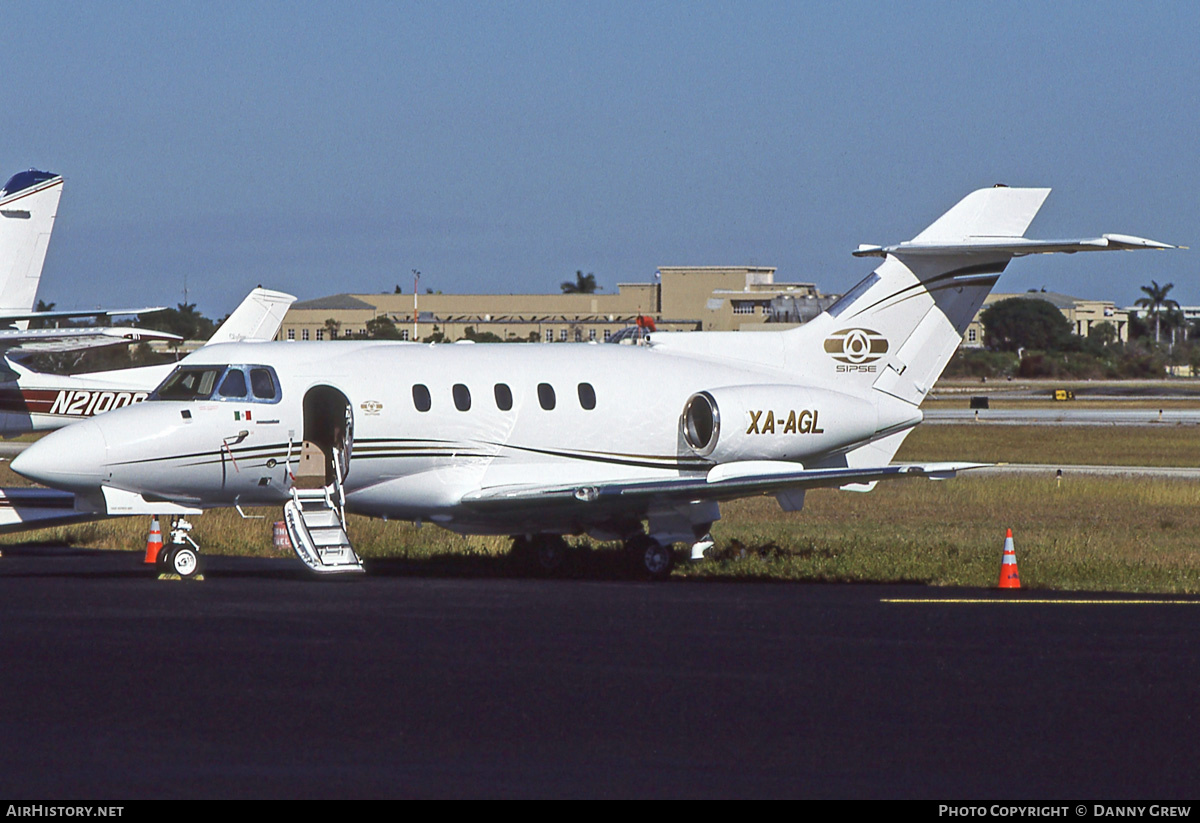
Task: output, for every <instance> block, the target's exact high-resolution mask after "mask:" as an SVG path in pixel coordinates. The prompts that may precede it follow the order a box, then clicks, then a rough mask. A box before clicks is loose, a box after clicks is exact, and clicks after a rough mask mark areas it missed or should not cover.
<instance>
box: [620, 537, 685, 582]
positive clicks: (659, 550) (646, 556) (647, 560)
mask: <svg viewBox="0 0 1200 823" xmlns="http://www.w3.org/2000/svg"><path fill="white" fill-rule="evenodd" d="M625 545H626V547H627V548H628V549H629V554H630V559H631V560H632V561H633V565H634V569H635V571H636V572H637V573H638V574H640V575H641V576H643V577H648V578H649V579H651V580H666V579H667V578H668V577H670V576H671V569H672V568H674V566H675V552H674V551H672V550H671V546H670V545H666V546H664V545H663V544H662V543H659V542H658V541H657V540H655V539H654V538H653V537H651V536H650V535H647V534H642V535H638V536H637V537H634V538H632V539H631V540H630V541H629V542H628V543H626V544H625Z"/></svg>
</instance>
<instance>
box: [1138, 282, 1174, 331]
mask: <svg viewBox="0 0 1200 823" xmlns="http://www.w3.org/2000/svg"><path fill="white" fill-rule="evenodd" d="M1173 288H1175V284H1174V283H1167V284H1165V285H1162V286H1160V285H1158V281H1157V280H1151V281H1150V285H1149V286H1142V291H1144V292H1145V293H1146V296H1145V297H1139V298H1138V299H1137V300H1136V301H1134V305H1135V306H1142V307H1143V308H1145V309H1146V313H1147V314H1150V315H1153V317H1154V342H1155V343H1157V342H1158V337H1159V330H1160V328H1161V324H1160V322H1159V315H1160V314H1161V313H1162V311H1163V309H1167V310H1168V311H1170V310H1172V309H1175V310H1178V309H1179V303H1178V302H1177V301H1175V300H1171V299H1169V298H1168V297H1167V292H1169V291H1170V290H1171V289H1173Z"/></svg>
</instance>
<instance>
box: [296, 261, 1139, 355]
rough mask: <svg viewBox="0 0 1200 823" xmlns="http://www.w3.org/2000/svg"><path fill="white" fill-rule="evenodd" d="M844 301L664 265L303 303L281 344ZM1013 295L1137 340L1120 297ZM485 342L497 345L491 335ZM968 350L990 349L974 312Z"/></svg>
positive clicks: (736, 312)
mask: <svg viewBox="0 0 1200 823" xmlns="http://www.w3.org/2000/svg"><path fill="white" fill-rule="evenodd" d="M838 296H839V295H836V294H832V295H823V294H821V293H820V291H819V290H818V288H817V286H816V285H815V284H812V283H782V282H776V281H775V268H774V267H768V266H660V267H659V268H658V269H657V270H656V272H655V275H654V279H653V281H652V282H648V283H621V284H618V286H617V291H616V293H613V294H605V293H595V294H418V295H416V300H415V304H416V305H415V306H414V299H413V298H414V295H412V294H411V293H410V294H391V293H384V294H335V295H330V296H328V297H319V298H317V299H315V300H305V301H301V302H297V303H295V304H293V305H292V307H291V308H290V309H289V310H288V313H287V316H286V317H285V318H284V321H283V325H282V326H281V328H280V330H279V334H278V339H280V340H333V339H345V338H352V339H353V338H363V337H367V336H369V331H368V323H371V322H372V321H375V320H378V319H379V318H387V319H389V320H391V321H392V322H393V323H394V324H395V326H396V332H397V333H398V335H399V338H400V339H401V340H425V339H429V338H430V337H435V336H436V335H438V334H440V335H442V337H441V338H439V339H444V340H448V341H454V340H462V339H466V338H472V337H481V336H484V335H487V334H488V333H490V334H493V335H495V336H496V337H498V338H499V339H501V340H506V341H536V342H544V343H552V342H553V343H560V342H561V343H566V342H574V343H583V342H591V341H595V342H605V341H607V340H609V339H610V338H611V337H612V336H613V335H614V334H616V333H617V332H619V331H621V330H622V329H625V328H628V327H630V326H633V325H635V324H636V323H637V321H638V318H639V317H642V318H649V319H650V320H652V321H653V323H654V326H655V328H658V329H662V330H664V331H755V330H764V329H782V328H789V327H791V326H796V325H799V324H801V323H804V322H807V321H808V320H811V319H812V318H814V317H816V316H817V315H818V314H820V313H821V312H822V311H824V310H825V309H826V308H828V307H829V306H830V305H832V304H833V302H834V301H835V300H836V299H837V298H838ZM1010 297H1028V298H1036V299H1039V300H1046V301H1048V302H1050V303H1051V304H1053V305H1054V306H1055V307H1056V308H1058V309H1059V311H1061V312H1062V313H1063V315H1064V316H1065V317H1066V318H1067V320H1068V321H1069V322H1070V323H1071V326H1072V328H1073V329H1074V331H1075V333H1076V334H1078V335H1080V336H1082V337H1086V336H1088V334H1089V333H1090V332H1091V329H1092V327H1093V326H1094V325H1096V324H1097V323H1100V322H1108V323H1111V324H1112V325H1113V327H1114V328H1115V329H1116V332H1117V339H1119V340H1121V341H1125V340H1127V339H1128V337H1129V320H1128V317H1129V314H1128V310H1125V309H1118V308H1117V307H1116V304H1115V303H1113V302H1112V301H1111V300H1093V299H1087V298H1079V297H1071V296H1069V295H1065V294H1057V293H1052V292H1030V293H1021V294H991V295H989V296H988V298H987V300H986V301H985V303H984V305H983V307H982V308H981V309H980V313H982V311H983V310H984V309H986V308H987V307H988V306H990V305H992V304H993V303H996V302H998V301H1000V300H1005V299H1008V298H1010ZM486 339H489V340H490V339H493V338H491V337H487V338H486ZM962 345H963V346H966V347H968V348H979V347H982V346H983V324H982V322H981V321H980V319H979V313H977V314H976V315H975V319H974V320H972V322H971V324H970V325H969V326H968V328H967V331H966V333H965V334H964V335H963V342H962Z"/></svg>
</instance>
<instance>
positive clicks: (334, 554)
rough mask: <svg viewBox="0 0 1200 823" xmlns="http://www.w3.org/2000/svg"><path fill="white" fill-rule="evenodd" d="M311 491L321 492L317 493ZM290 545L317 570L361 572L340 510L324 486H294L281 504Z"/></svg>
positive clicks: (360, 566) (326, 571)
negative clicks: (287, 497) (319, 487)
mask: <svg viewBox="0 0 1200 823" xmlns="http://www.w3.org/2000/svg"><path fill="white" fill-rule="evenodd" d="M313 491H318V492H320V495H319V497H318V496H317V495H313V494H312V492H313ZM283 520H284V523H286V524H287V530H288V536H289V537H290V538H291V539H292V549H293V550H294V551H295V552H296V556H297V557H298V558H300V562H302V563H303V564H304V565H305V566H307V567H308V568H309V569H311V570H312V571H314V572H316V573H317V574H345V573H354V572H362V570H363V567H362V560H360V559H359V557H358V555H357V554H356V553H355V551H354V548H353V547H352V546H351V545H350V538H349V536H348V535H347V534H346V527H345V525H344V524H343V522H342V518H341V514H340V511H339V510H338V509H337V508H335V507H334V505H333V500H332V495H331V494H329V493H327V492H326V491H325V490H313V489H305V490H299V489H297V490H294V491H293V492H292V499H291V500H289V501H288V502H287V503H286V504H285V505H284V507H283Z"/></svg>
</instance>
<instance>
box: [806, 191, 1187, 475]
mask: <svg viewBox="0 0 1200 823" xmlns="http://www.w3.org/2000/svg"><path fill="white" fill-rule="evenodd" d="M1049 193H1050V190H1049V189H1016V188H1007V187H1003V186H998V187H994V188H990V189H980V190H978V191H975V192H972V193H971V194H968V195H967V196H966V197H964V198H963V199H962V200H961V201H959V203H958V204H957V205H956V206H954V208H952V209H950V211H948V212H946V213H945V214H944V215H942V216H941V217H939V218H938V219H937V220H935V221H934V222H933V223H932V224H931V225H930V226H929V228H927V229H925V230H924V231H922V232H921V233H920V234H918V235H917V236H916V237H915V238H913V239H912V240H910V241H908V242H905V243H900V244H898V245H895V246H860V247H859V248H858V250H857V251H855V252H854V254H855V255H856V256H858V257H866V256H873V257H882V258H883V263H882V264H880V266H879V268H877V269H875V271H874V272H872V273H871V274H870V275H869V276H868V277H867V278H866V279H865V280H863V281H862V282H860V283H859V284H858V285H856V286H855V287H854V288H853V289H851V290H850V291H849V292H847V293H846V294H845V295H844V296H843V297H842V298H841V299H840V300H839V301H838V302H837V303H835V304H834V305H832V306H830V307H829V309H828V310H827V311H826V313H824V314H822V315H820V316H819V317H817V318H816V319H815V320H813V321H811V322H809V323H808V324H806V325H804V326H801V327H800V328H798V329H794V330H793V331H791V332H787V334H788V335H789V336H790V338H791V340H790V343H789V345H788V360H789V364H790V365H791V364H794V367H795V368H797V369H798V368H805V369H807V370H809V372H810V373H814V372H815V373H816V375H818V376H819V377H821V378H823V379H824V380H825V381H828V382H829V383H830V384H832V385H833V386H835V387H837V388H839V389H840V390H842V391H847V392H849V393H855V394H860V395H862V394H865V395H868V396H870V395H874V393H875V392H881V393H883V394H887V395H891V396H892V397H895V398H898V399H900V400H902V401H905V402H906V403H911V404H912V405H914V406H916V405H920V403H921V401H922V400H924V399H925V396H926V394H928V392H929V390H930V389H932V388H933V384H934V383H935V382H936V381H937V379H938V377H940V376H941V373H942V370H943V369H944V368H945V367H946V364H947V363H948V362H949V361H950V358H951V357H952V356H953V355H954V351H955V349H957V348H958V345H959V343H960V342H962V336H963V334H964V333H965V332H966V328H967V325H968V324H969V323H970V322H971V320H972V319H973V318H974V317H975V313H976V312H977V311H979V308H980V306H982V305H983V301H984V299H985V298H986V297H987V295H988V293H989V292H990V291H991V289H992V286H994V285H995V283H996V281H997V280H998V279H999V278H1000V273H1001V272H1003V271H1004V269H1005V267H1006V266H1007V265H1008V263H1009V261H1010V260H1012V258H1014V257H1021V256H1024V255H1027V254H1046V253H1051V252H1077V251H1112V250H1123V249H1128V250H1133V249H1146V248H1155V249H1169V248H1176V247H1175V246H1171V245H1168V244H1166V243H1157V242H1155V241H1152V240H1145V239H1142V238H1137V237H1127V236H1124V235H1113V234H1107V235H1102V236H1101V237H1096V238H1090V239H1080V240H1029V239H1026V238H1025V237H1024V234H1025V230H1026V229H1027V228H1028V227H1029V224H1030V223H1031V222H1032V221H1033V218H1034V216H1035V215H1036V214H1037V212H1038V210H1039V209H1040V208H1041V206H1042V203H1043V202H1044V201H1045V199H1046V196H1047V195H1048V194H1049ZM903 439H904V433H899V436H891V437H889V438H887V440H886V441H885V440H881V441H879V442H877V443H874V444H871V447H872V448H875V450H876V451H878V449H877V448H876V447H878V446H881V445H883V444H885V443H886V444H887V446H888V449H887V450H888V451H890V453H891V454H895V450H896V449H897V448H899V446H900V443H901V441H902V440H903ZM852 454H853V453H852ZM878 458H879V455H878V454H873V457H872V459H875V460H878ZM887 459H890V455H889V456H888V457H887ZM850 464H851V465H854V463H853V460H851V463H850Z"/></svg>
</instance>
